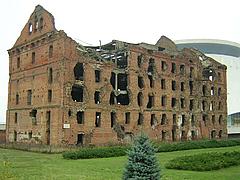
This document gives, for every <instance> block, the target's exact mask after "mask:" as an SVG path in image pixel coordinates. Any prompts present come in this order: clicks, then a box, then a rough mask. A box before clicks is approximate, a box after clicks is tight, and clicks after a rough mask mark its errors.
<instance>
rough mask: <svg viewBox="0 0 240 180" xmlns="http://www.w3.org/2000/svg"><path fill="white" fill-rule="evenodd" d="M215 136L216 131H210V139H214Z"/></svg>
mask: <svg viewBox="0 0 240 180" xmlns="http://www.w3.org/2000/svg"><path fill="white" fill-rule="evenodd" d="M215 138H216V131H215V130H212V131H211V139H215Z"/></svg>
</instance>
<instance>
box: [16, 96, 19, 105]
mask: <svg viewBox="0 0 240 180" xmlns="http://www.w3.org/2000/svg"><path fill="white" fill-rule="evenodd" d="M18 104H19V94H18V93H17V94H16V105H18Z"/></svg>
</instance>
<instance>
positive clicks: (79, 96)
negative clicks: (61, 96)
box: [71, 84, 83, 102]
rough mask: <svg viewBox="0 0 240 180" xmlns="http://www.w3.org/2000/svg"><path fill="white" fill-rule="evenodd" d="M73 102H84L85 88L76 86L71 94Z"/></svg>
mask: <svg viewBox="0 0 240 180" xmlns="http://www.w3.org/2000/svg"><path fill="white" fill-rule="evenodd" d="M71 96H72V100H73V101H75V102H83V87H82V86H79V85H76V84H74V85H73V86H72V92H71Z"/></svg>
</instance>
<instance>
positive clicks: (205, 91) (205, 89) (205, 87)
mask: <svg viewBox="0 0 240 180" xmlns="http://www.w3.org/2000/svg"><path fill="white" fill-rule="evenodd" d="M202 93H203V96H206V95H207V86H206V85H203V86H202Z"/></svg>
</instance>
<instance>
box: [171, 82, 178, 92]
mask: <svg viewBox="0 0 240 180" xmlns="http://www.w3.org/2000/svg"><path fill="white" fill-rule="evenodd" d="M176 89H177V85H176V81H172V90H173V91H175V90H176Z"/></svg>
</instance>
